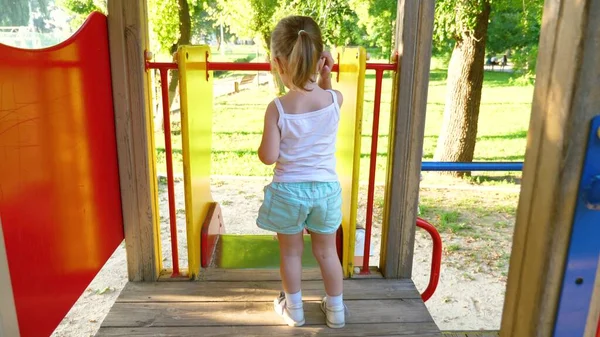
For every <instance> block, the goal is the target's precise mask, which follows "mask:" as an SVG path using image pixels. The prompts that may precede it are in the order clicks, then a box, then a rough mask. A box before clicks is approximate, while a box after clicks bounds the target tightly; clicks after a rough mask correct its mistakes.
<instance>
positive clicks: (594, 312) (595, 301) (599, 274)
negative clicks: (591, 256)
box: [584, 261, 600, 337]
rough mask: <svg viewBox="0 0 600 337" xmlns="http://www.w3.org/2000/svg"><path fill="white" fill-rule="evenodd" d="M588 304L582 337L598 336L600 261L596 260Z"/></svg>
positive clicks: (599, 325) (599, 323)
mask: <svg viewBox="0 0 600 337" xmlns="http://www.w3.org/2000/svg"><path fill="white" fill-rule="evenodd" d="M590 304H591V305H590V312H589V313H588V318H587V324H586V328H585V336H584V337H598V336H597V335H596V332H597V331H600V261H598V268H597V269H596V283H594V292H593V295H592V298H591V299H590Z"/></svg>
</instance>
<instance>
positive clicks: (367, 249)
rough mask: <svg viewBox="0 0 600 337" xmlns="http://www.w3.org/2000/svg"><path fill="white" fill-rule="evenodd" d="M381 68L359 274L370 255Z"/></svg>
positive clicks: (364, 272)
mask: <svg viewBox="0 0 600 337" xmlns="http://www.w3.org/2000/svg"><path fill="white" fill-rule="evenodd" d="M382 81H383V70H381V69H377V70H376V71H375V103H374V105H373V131H372V135H371V157H370V167H369V186H368V190H367V218H366V224H365V248H364V250H363V265H362V269H361V271H360V274H361V275H368V274H370V273H371V272H370V270H369V257H370V255H371V231H372V228H373V199H374V196H375V172H376V169H377V140H378V139H379V112H380V110H381V84H382V83H381V82H382Z"/></svg>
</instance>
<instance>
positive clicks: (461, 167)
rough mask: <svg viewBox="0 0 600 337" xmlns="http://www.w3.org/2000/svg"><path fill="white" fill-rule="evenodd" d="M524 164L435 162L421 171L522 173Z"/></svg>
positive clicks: (424, 166)
mask: <svg viewBox="0 0 600 337" xmlns="http://www.w3.org/2000/svg"><path fill="white" fill-rule="evenodd" d="M522 170H523V162H473V163H456V162H435V161H424V162H423V163H422V165H421V171H454V172H466V171H522Z"/></svg>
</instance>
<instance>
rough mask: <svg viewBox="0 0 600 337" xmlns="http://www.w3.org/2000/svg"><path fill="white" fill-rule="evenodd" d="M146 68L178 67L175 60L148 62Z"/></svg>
mask: <svg viewBox="0 0 600 337" xmlns="http://www.w3.org/2000/svg"><path fill="white" fill-rule="evenodd" d="M146 69H159V70H161V69H177V63H175V62H146Z"/></svg>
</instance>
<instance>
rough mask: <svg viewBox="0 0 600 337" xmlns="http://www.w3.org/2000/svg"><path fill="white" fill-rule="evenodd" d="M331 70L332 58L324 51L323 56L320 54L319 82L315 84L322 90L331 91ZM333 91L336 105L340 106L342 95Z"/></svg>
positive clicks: (342, 100) (342, 99)
mask: <svg viewBox="0 0 600 337" xmlns="http://www.w3.org/2000/svg"><path fill="white" fill-rule="evenodd" d="M331 69H333V57H332V56H331V53H329V52H328V51H324V52H323V54H321V60H320V64H319V82H318V83H317V84H318V85H319V87H321V89H323V90H332V87H331ZM334 91H335V93H336V94H337V98H338V105H339V106H342V103H343V102H344V97H343V96H342V93H341V92H339V91H338V90H334Z"/></svg>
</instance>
